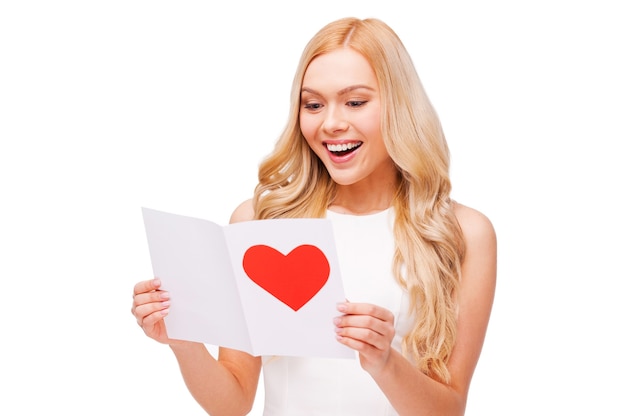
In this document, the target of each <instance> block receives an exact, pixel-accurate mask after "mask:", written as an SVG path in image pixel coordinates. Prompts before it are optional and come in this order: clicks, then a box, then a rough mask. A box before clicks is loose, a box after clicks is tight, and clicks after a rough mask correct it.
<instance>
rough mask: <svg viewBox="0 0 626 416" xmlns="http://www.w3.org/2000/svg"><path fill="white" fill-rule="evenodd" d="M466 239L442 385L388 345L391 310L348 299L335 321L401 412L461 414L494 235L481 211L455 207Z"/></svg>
mask: <svg viewBox="0 0 626 416" xmlns="http://www.w3.org/2000/svg"><path fill="white" fill-rule="evenodd" d="M455 212H456V215H457V218H458V220H459V223H460V225H461V229H462V231H463V235H464V238H465V243H466V254H465V259H464V261H463V264H462V267H461V273H462V279H461V282H460V288H459V297H458V302H459V305H458V306H459V318H458V322H457V339H456V344H455V347H454V349H453V351H452V354H451V356H450V360H449V361H448V369H449V371H450V376H451V382H450V384H449V385H446V384H443V383H440V382H438V381H436V380H434V379H432V378H430V377H428V376H426V375H425V374H424V373H422V372H421V371H419V370H418V369H417V368H416V367H415V366H414V365H413V364H411V363H410V362H409V361H408V360H407V359H406V358H404V357H403V356H402V355H401V354H400V353H399V352H398V351H396V350H394V349H393V348H391V340H392V339H393V336H394V333H395V332H394V327H393V315H392V314H391V312H389V311H387V310H385V309H383V308H380V307H377V306H374V305H366V304H351V303H346V304H342V305H340V311H341V312H343V313H344V314H346V315H345V316H343V317H342V318H340V319H339V320H338V322H337V331H338V339H339V341H340V342H342V343H343V344H345V345H347V346H349V347H351V348H353V349H355V350H357V351H358V352H359V357H360V360H361V365H362V366H363V368H364V369H365V370H366V371H368V372H369V373H370V374H371V375H372V377H373V378H374V380H375V381H376V383H377V384H378V385H379V387H380V388H381V390H382V391H383V392H384V393H385V395H386V396H387V398H388V399H389V401H390V402H391V404H392V405H393V407H394V408H395V409H396V411H397V412H398V413H399V414H401V415H446V416H447V415H463V414H464V412H465V404H466V401H467V394H468V391H469V386H470V382H471V379H472V375H473V373H474V369H475V368H476V364H477V362H478V358H479V356H480V352H481V349H482V346H483V341H484V339H485V334H486V330H487V324H488V321H489V316H490V314H491V307H492V304H493V298H494V294H495V284H496V235H495V232H494V229H493V226H492V224H491V222H490V221H489V220H488V219H487V218H486V217H485V216H484V215H482V214H481V213H479V212H478V211H475V210H473V209H471V208H468V207H465V206H462V205H458V204H457V207H456V210H455Z"/></svg>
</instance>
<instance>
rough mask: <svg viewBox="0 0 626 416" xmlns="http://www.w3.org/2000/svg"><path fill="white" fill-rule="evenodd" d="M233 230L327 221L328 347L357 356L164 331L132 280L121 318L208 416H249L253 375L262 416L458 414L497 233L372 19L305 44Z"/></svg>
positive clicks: (159, 303)
mask: <svg viewBox="0 0 626 416" xmlns="http://www.w3.org/2000/svg"><path fill="white" fill-rule="evenodd" d="M289 120H290V121H289V123H288V125H287V127H286V128H285V131H284V132H283V134H282V136H281V137H280V139H279V140H278V142H277V144H276V147H275V149H274V151H273V152H272V154H270V155H269V157H267V158H266V159H265V160H264V161H263V163H262V164H261V166H260V168H259V183H258V185H257V187H256V190H255V193H254V196H253V198H252V199H250V200H248V201H245V202H243V203H242V204H241V205H240V206H239V207H237V208H236V209H235V211H234V212H233V214H232V217H231V222H239V221H248V220H253V219H268V218H284V217H328V218H330V219H331V220H332V221H333V228H334V230H335V238H336V244H337V250H338V255H339V261H340V266H341V270H342V278H343V281H344V286H345V287H344V289H345V292H346V295H347V297H348V300H349V301H346V302H344V303H341V304H339V305H338V306H337V309H338V316H337V318H335V321H334V324H335V331H336V336H337V342H340V343H342V344H344V345H346V346H348V347H349V348H352V349H354V350H355V351H357V352H358V356H359V360H358V361H357V360H354V361H352V360H330V359H316V358H294V357H263V358H262V357H253V356H250V355H248V354H247V353H244V352H240V351H235V350H231V349H226V348H220V350H219V356H218V357H217V358H214V357H212V356H211V354H210V353H209V352H208V350H207V349H206V348H205V346H204V345H203V344H199V343H192V342H188V341H179V340H173V339H169V338H168V337H167V333H166V329H165V325H164V323H163V317H164V316H165V315H167V312H168V308H169V296H168V294H167V292H166V291H164V290H161V289H160V282H159V280H158V279H154V280H148V281H143V282H140V283H138V284H137V285H136V286H135V290H134V302H133V308H132V312H133V314H134V315H135V317H136V319H137V321H138V323H139V325H140V326H141V327H142V328H143V330H144V331H145V333H146V334H147V335H148V336H149V337H151V338H154V339H155V340H157V341H159V342H162V343H165V344H169V345H170V347H171V349H172V351H173V352H174V354H175V356H176V358H177V360H178V363H179V365H180V370H181V372H182V375H183V378H184V380H185V382H186V385H187V387H188V389H189V391H190V392H191V394H192V395H193V397H194V398H195V399H196V400H197V401H198V403H199V404H200V405H201V406H202V407H203V408H204V409H205V410H206V411H207V413H209V414H212V415H222V414H224V415H231V414H233V415H235V414H236V415H244V414H246V413H248V412H249V411H250V409H251V407H252V404H253V401H254V398H255V394H256V389H257V384H258V380H259V375H260V371H261V369H262V368H263V371H264V373H263V374H264V380H265V395H266V401H265V414H266V415H289V416H293V415H317V414H319V415H342V416H343V415H352V414H354V415H370V414H372V415H388V414H402V415H422V414H424V415H426V414H428V415H432V414H436V415H462V414H463V413H464V409H465V404H466V400H467V395H468V390H469V386H470V381H471V378H472V375H473V372H474V369H475V366H476V364H477V361H478V358H479V355H480V351H481V348H482V344H483V340H484V336H485V333H486V329H487V324H488V321H489V315H490V312H491V306H492V303H493V297H494V291H495V281H496V238H495V232H494V230H493V227H492V225H491V223H490V221H489V220H488V219H487V218H486V217H485V216H484V215H482V214H481V213H480V212H478V211H476V210H474V209H472V208H469V207H466V206H463V205H461V204H459V203H457V202H455V201H452V200H451V199H450V187H451V185H450V178H449V155H448V148H447V144H446V141H445V138H444V134H443V132H442V129H441V126H440V124H439V121H438V118H437V115H436V113H435V111H434V110H433V108H432V106H431V104H430V102H429V101H428V98H427V96H426V94H425V92H424V90H423V88H422V85H421V83H420V80H419V78H418V75H417V73H416V72H415V69H414V66H413V63H412V61H411V59H410V57H409V55H408V53H407V51H406V50H405V48H404V46H403V44H402V42H401V41H400V39H399V38H398V37H397V35H396V34H395V33H394V32H393V31H392V29H390V28H389V27H388V26H387V25H385V24H384V23H383V22H381V21H379V20H376V19H366V20H359V19H354V18H347V19H341V20H338V21H335V22H332V23H330V24H329V25H327V26H326V27H324V28H322V29H321V30H320V31H319V32H318V33H317V34H316V35H315V36H314V37H313V38H312V39H311V41H310V42H309V43H308V45H307V46H306V48H305V50H304V52H303V55H302V58H301V60H300V64H299V67H298V70H297V72H296V75H295V78H294V83H293V89H292V96H291V110H290V118H289Z"/></svg>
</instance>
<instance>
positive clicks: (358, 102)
mask: <svg viewBox="0 0 626 416" xmlns="http://www.w3.org/2000/svg"><path fill="white" fill-rule="evenodd" d="M366 103H367V101H366V100H350V101H348V102H347V103H346V105H347V106H348V107H361V106H363V105H365V104H366Z"/></svg>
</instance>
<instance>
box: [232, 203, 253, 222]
mask: <svg viewBox="0 0 626 416" xmlns="http://www.w3.org/2000/svg"><path fill="white" fill-rule="evenodd" d="M253 219H254V204H253V202H252V199H247V200H245V201H243V202H242V203H241V204H239V205H238V206H237V208H235V210H234V211H233V213H232V215H231V216H230V223H231V224H232V223H234V222H243V221H251V220H253Z"/></svg>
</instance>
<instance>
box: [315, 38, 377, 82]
mask: <svg viewBox="0 0 626 416" xmlns="http://www.w3.org/2000/svg"><path fill="white" fill-rule="evenodd" d="M353 84H364V85H368V86H370V87H372V88H375V87H376V86H377V81H376V75H375V74H374V70H373V68H372V66H371V65H370V64H369V62H368V61H367V59H365V57H364V56H363V55H361V54H360V53H358V52H356V51H355V50H353V49H350V48H342V49H337V50H334V51H332V52H328V53H325V54H322V55H319V56H317V57H316V58H315V59H313V60H312V61H311V63H310V64H309V66H308V68H307V70H306V72H305V73H304V79H303V87H304V88H307V87H310V88H315V89H318V88H321V87H323V86H328V87H333V86H335V87H337V88H344V87H346V86H348V85H353Z"/></svg>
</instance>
